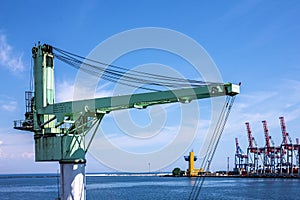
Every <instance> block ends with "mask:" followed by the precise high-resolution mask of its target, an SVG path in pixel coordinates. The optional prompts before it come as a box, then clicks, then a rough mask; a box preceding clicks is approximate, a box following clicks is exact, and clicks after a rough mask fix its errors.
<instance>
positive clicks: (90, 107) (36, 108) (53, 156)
mask: <svg viewBox="0 0 300 200" xmlns="http://www.w3.org/2000/svg"><path fill="white" fill-rule="evenodd" d="M32 57H33V60H34V69H33V71H34V95H33V94H32V92H26V95H27V96H26V114H25V121H23V122H15V127H14V128H16V129H19V130H26V131H32V132H34V140H35V160H36V161H37V162H42V161H50V162H51V161H58V162H59V163H60V169H61V170H60V179H61V196H62V199H85V163H86V158H85V155H86V153H87V151H88V148H89V146H90V144H91V140H92V138H93V137H90V138H91V140H90V141H85V139H86V135H87V134H88V133H89V132H91V130H92V132H93V133H92V134H93V135H94V134H95V133H96V131H97V128H98V127H99V124H100V122H101V120H102V118H103V117H104V116H105V114H107V113H109V112H111V111H115V110H121V109H129V108H138V109H142V108H146V107H147V106H152V105H156V104H166V103H174V102H182V103H189V102H190V101H192V100H196V99H203V98H211V97H218V96H225V95H227V96H231V97H232V96H235V95H236V94H238V93H239V85H234V84H231V83H210V84H207V85H201V86H197V87H190V88H183V89H175V90H167V91H158V92H149V93H139V94H132V95H124V96H114V97H105V98H96V99H86V100H78V101H70V102H63V103H55V102H54V100H55V98H54V97H55V85H54V64H53V59H54V54H53V48H52V46H50V45H47V44H44V45H41V44H38V45H37V46H34V47H33V48H32Z"/></svg>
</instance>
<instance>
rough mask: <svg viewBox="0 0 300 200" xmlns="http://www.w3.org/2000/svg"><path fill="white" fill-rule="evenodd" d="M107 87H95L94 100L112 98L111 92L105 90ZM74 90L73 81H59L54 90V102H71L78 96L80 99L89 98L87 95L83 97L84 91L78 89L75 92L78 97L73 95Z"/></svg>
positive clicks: (105, 85)
mask: <svg viewBox="0 0 300 200" xmlns="http://www.w3.org/2000/svg"><path fill="white" fill-rule="evenodd" d="M107 85H108V84H104V85H102V86H99V87H97V89H96V91H95V93H94V98H100V97H108V96H112V91H111V90H108V89H106V87H107ZM74 88H75V83H74V82H73V81H68V80H60V81H59V84H57V88H56V101H57V102H66V101H73V100H74V98H77V97H78V96H80V99H87V98H91V97H90V95H89V94H87V95H85V91H82V90H81V89H80V88H79V89H77V90H76V92H80V95H79V94H75V90H74Z"/></svg>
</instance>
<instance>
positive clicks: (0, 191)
mask: <svg viewBox="0 0 300 200" xmlns="http://www.w3.org/2000/svg"><path fill="white" fill-rule="evenodd" d="M194 181H195V179H191V178H187V177H180V178H176V177H156V176H88V177H87V199H88V200H93V199H105V200H106V199H143V200H144V199H149V200H150V199H151V200H156V199H159V200H161V199H178V200H179V199H180V200H181V199H188V196H189V194H190V192H191V189H192V185H193V183H194ZM57 194H58V188H57V178H56V177H55V175H0V199H1V200H4V199H13V200H17V199H22V200H29V199H30V200H33V199H43V200H46V199H50V200H54V199H55V198H56V197H57ZM200 199H253V200H254V199H255V200H257V199H300V179H275V178H274V179H271V178H268V179H260V178H211V177H207V178H206V179H205V181H204V185H203V187H202V190H201V193H200Z"/></svg>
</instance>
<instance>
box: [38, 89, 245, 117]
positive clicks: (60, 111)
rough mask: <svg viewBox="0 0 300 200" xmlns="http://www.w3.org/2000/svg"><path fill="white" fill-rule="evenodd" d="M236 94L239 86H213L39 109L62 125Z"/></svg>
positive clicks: (59, 104) (52, 105)
mask: <svg viewBox="0 0 300 200" xmlns="http://www.w3.org/2000/svg"><path fill="white" fill-rule="evenodd" d="M236 94H239V85H235V84H232V83H225V84H212V85H207V86H199V87H195V88H185V89H178V90H168V91H161V92H150V93H141V94H132V95H123V96H114V97H104V98H96V99H87V100H79V101H70V102H63V103H56V104H51V105H48V106H47V107H43V108H40V109H38V114H43V115H49V114H53V115H56V118H57V121H58V122H61V121H63V119H64V117H65V116H71V115H73V114H74V113H80V112H91V113H109V112H111V111H114V110H122V109H129V108H138V109H141V108H146V107H148V106H152V105H156V104H165V103H174V102H181V103H189V102H190V101H192V100H195V99H204V98H211V97H218V96H225V95H230V96H234V95H236Z"/></svg>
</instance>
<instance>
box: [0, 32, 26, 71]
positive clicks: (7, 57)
mask: <svg viewBox="0 0 300 200" xmlns="http://www.w3.org/2000/svg"><path fill="white" fill-rule="evenodd" d="M0 66H1V67H3V68H5V69H8V70H9V71H11V72H13V73H17V72H22V71H24V69H25V67H24V64H23V61H22V54H20V53H16V52H14V51H13V47H12V46H11V45H10V44H9V43H8V42H7V39H6V35H4V34H3V33H1V31H0Z"/></svg>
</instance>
